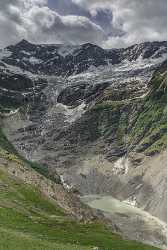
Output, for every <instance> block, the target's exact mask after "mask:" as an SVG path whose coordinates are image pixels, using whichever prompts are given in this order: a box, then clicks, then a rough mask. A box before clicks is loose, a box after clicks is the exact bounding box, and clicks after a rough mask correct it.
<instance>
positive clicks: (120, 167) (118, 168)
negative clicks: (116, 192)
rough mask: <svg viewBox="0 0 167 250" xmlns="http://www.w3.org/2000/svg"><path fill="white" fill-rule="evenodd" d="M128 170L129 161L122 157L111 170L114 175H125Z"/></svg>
mask: <svg viewBox="0 0 167 250" xmlns="http://www.w3.org/2000/svg"><path fill="white" fill-rule="evenodd" d="M128 170H129V159H128V158H127V157H125V156H124V157H122V158H120V159H118V160H117V161H116V162H115V163H114V166H113V168H112V172H113V174H114V175H126V174H127V173H128Z"/></svg>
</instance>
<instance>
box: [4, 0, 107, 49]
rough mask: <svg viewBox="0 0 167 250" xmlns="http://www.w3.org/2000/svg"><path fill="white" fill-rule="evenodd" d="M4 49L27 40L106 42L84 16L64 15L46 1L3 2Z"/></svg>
mask: <svg viewBox="0 0 167 250" xmlns="http://www.w3.org/2000/svg"><path fill="white" fill-rule="evenodd" d="M0 37H1V40H0V46H1V47H2V46H6V45H9V44H12V43H15V42H18V41H19V40H20V39H22V38H25V39H28V40H30V41H31V42H36V43H73V44H76V43H85V42H92V43H102V41H103V40H104V37H105V34H104V32H103V30H102V29H101V27H100V26H98V25H96V24H95V23H93V22H91V21H90V20H89V19H88V18H87V17H82V16H72V15H68V16H61V15H59V14H58V13H57V12H56V11H53V10H51V9H49V8H48V7H47V1H46V0H12V1H9V0H6V1H5V2H4V1H3V0H0Z"/></svg>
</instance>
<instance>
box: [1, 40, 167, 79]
mask: <svg viewBox="0 0 167 250" xmlns="http://www.w3.org/2000/svg"><path fill="white" fill-rule="evenodd" d="M166 53H167V42H153V43H143V44H139V45H134V46H131V47H129V48H126V49H111V50H105V49H102V48H100V47H98V46H96V45H93V44H89V43H87V44H83V45H81V46H72V45H71V46H70V45H45V44H44V45H35V44H31V43H29V42H28V41H25V40H22V41H21V42H20V43H18V44H16V45H12V46H9V47H7V48H5V49H4V50H2V51H1V55H0V58H1V59H2V62H4V63H7V64H9V65H12V66H18V67H20V68H21V69H23V70H27V71H29V72H31V73H34V74H44V75H63V76H66V75H67V76H69V75H72V74H78V73H82V72H84V71H86V70H88V69H89V68H90V67H92V66H94V67H99V66H107V65H118V64H121V63H123V62H126V61H129V62H134V61H138V62H141V60H145V61H147V60H149V62H150V64H151V65H147V66H154V64H155V63H156V62H157V61H158V59H160V61H161V59H162V57H163V56H164V55H165V54H166Z"/></svg>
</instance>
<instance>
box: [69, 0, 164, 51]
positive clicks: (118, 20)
mask: <svg viewBox="0 0 167 250" xmlns="http://www.w3.org/2000/svg"><path fill="white" fill-rule="evenodd" d="M73 2H74V3H75V4H78V5H79V6H82V8H85V9H87V10H89V11H90V13H91V14H92V15H96V13H97V11H98V10H99V9H110V10H111V12H112V15H113V19H112V27H113V29H115V30H117V31H118V33H117V32H116V33H115V34H111V36H109V37H108V39H107V41H105V42H104V43H103V46H105V47H123V46H128V45H130V44H134V43H139V42H143V41H154V40H167V30H166V26H167V18H166V13H167V1H166V0H158V1H157V0H140V1H139V0H103V1H101V0H73Z"/></svg>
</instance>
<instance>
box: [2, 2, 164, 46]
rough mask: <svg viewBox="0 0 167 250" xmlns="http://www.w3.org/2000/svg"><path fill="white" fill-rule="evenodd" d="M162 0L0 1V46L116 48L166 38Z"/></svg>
mask: <svg viewBox="0 0 167 250" xmlns="http://www.w3.org/2000/svg"><path fill="white" fill-rule="evenodd" d="M166 13H167V0H0V47H1V48H2V47H6V46H8V45H10V44H14V43H17V42H19V41H20V40H22V39H26V40H28V41H30V42H32V43H54V44H73V45H75V44H77V45H78V44H83V43H87V42H89V43H94V44H97V45H99V46H101V47H103V48H120V47H127V46H130V45H132V44H136V43H140V42H145V41H163V40H167V28H166V27H167V17H166Z"/></svg>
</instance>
